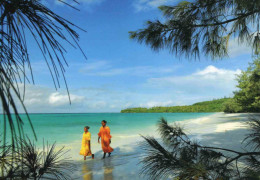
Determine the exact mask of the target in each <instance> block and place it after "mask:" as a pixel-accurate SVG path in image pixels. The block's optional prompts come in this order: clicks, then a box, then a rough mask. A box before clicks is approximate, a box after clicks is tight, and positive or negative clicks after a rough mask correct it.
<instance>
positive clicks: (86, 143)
mask: <svg viewBox="0 0 260 180" xmlns="http://www.w3.org/2000/svg"><path fill="white" fill-rule="evenodd" d="M90 139H91V134H90V132H87V133H85V132H84V133H83V136H82V143H81V149H80V152H79V154H80V155H83V156H91V155H92V153H91V149H90Z"/></svg>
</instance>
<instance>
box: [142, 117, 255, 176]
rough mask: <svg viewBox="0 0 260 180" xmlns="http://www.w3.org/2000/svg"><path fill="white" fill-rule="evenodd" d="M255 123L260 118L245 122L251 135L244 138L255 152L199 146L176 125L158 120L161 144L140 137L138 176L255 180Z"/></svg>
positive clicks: (162, 119) (152, 139)
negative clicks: (142, 151) (140, 149)
mask: <svg viewBox="0 0 260 180" xmlns="http://www.w3.org/2000/svg"><path fill="white" fill-rule="evenodd" d="M259 124H260V119H256V118H255V119H252V120H251V121H250V122H249V123H248V125H249V127H250V129H251V132H250V133H249V134H248V136H247V137H246V138H245V142H247V145H251V147H252V149H253V150H255V151H243V152H238V151H235V150H232V149H226V148H222V147H211V146H204V145H201V144H200V143H198V142H197V141H196V140H191V139H190V138H189V137H188V136H187V135H186V133H185V132H184V131H183V128H182V127H180V126H179V125H178V124H174V125H169V124H168V123H167V121H166V120H165V119H164V118H161V120H160V121H159V123H158V131H159V133H160V135H161V138H162V142H163V144H162V143H160V142H159V141H157V140H156V139H155V138H153V137H143V138H144V139H145V141H144V144H143V146H142V148H143V149H144V150H145V155H144V157H143V159H142V160H141V163H142V164H143V166H142V170H141V174H144V175H147V176H148V177H149V179H169V178H171V179H208V180H209V179H223V180H228V179H232V178H234V177H236V178H237V179H248V177H250V178H251V177H252V178H253V177H254V178H255V179H257V177H259V172H260V152H259V147H260V141H259V139H258V140H257V138H256V136H255V134H257V137H258V138H259V134H260V126H259ZM246 140H247V141H246ZM247 145H246V146H247ZM238 164H239V165H238ZM241 164H243V165H241Z"/></svg>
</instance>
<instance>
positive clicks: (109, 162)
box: [72, 113, 260, 180]
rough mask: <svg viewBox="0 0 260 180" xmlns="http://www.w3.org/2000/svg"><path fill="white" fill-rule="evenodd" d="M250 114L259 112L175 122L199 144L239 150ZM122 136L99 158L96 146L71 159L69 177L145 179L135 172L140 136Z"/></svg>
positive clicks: (96, 179)
mask: <svg viewBox="0 0 260 180" xmlns="http://www.w3.org/2000/svg"><path fill="white" fill-rule="evenodd" d="M252 116H260V114H244V113H239V114H238V113H237V114H225V113H215V114H213V115H210V116H206V117H202V118H197V119H190V120H185V121H181V122H178V123H179V124H180V125H181V126H183V127H184V128H185V132H186V133H187V134H189V135H190V136H191V137H192V138H195V139H197V140H199V142H200V143H201V144H203V145H210V146H217V147H225V148H231V149H236V150H242V149H241V147H242V146H241V142H242V140H243V139H244V137H245V134H247V133H248V127H247V126H246V124H245V122H246V121H248V119H249V118H250V117H252ZM154 128H155V127H154ZM146 132H147V131H145V130H144V135H147V134H145V133H146ZM150 132H151V131H150ZM152 132H154V133H152V134H149V135H153V136H155V137H156V138H159V135H158V133H156V130H155V129H154V131H152ZM124 138H125V137H121V140H119V141H118V140H117V141H116V143H113V141H112V144H111V146H112V147H114V152H113V153H112V156H111V157H109V158H106V159H101V158H102V151H101V149H100V150H99V151H97V152H96V153H95V159H94V160H91V159H87V160H86V161H83V160H77V161H75V164H76V170H75V171H74V172H73V173H72V177H73V179H84V180H92V179H94V180H99V179H100V180H102V179H105V180H117V179H120V180H124V179H125V180H128V179H131V180H132V179H136V180H138V179H147V178H146V177H143V176H140V175H139V172H140V168H141V164H138V163H139V161H140V159H141V158H142V154H143V153H144V152H143V151H142V149H141V148H140V142H141V141H142V138H141V137H140V136H139V135H133V136H132V137H127V138H125V139H124ZM75 153H76V152H75Z"/></svg>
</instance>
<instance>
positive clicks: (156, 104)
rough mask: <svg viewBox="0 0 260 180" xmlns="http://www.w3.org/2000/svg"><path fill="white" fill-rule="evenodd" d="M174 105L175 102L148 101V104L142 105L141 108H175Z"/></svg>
mask: <svg viewBox="0 0 260 180" xmlns="http://www.w3.org/2000/svg"><path fill="white" fill-rule="evenodd" d="M173 105H175V102H173V101H172V100H169V101H163V102H159V101H148V102H146V103H143V104H140V106H141V107H147V108H151V107H156V106H173Z"/></svg>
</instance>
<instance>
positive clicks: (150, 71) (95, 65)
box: [79, 61, 180, 76]
mask: <svg viewBox="0 0 260 180" xmlns="http://www.w3.org/2000/svg"><path fill="white" fill-rule="evenodd" d="M179 67H180V66H174V67H171V66H168V67H155V66H135V67H122V68H114V67H113V66H112V65H111V64H110V63H108V62H107V61H97V62H92V63H89V64H86V65H85V66H84V67H83V68H81V69H80V70H79V72H80V73H82V74H85V75H90V76H118V75H130V76H149V75H154V74H166V73H171V72H174V71H175V70H176V69H177V68H179Z"/></svg>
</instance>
